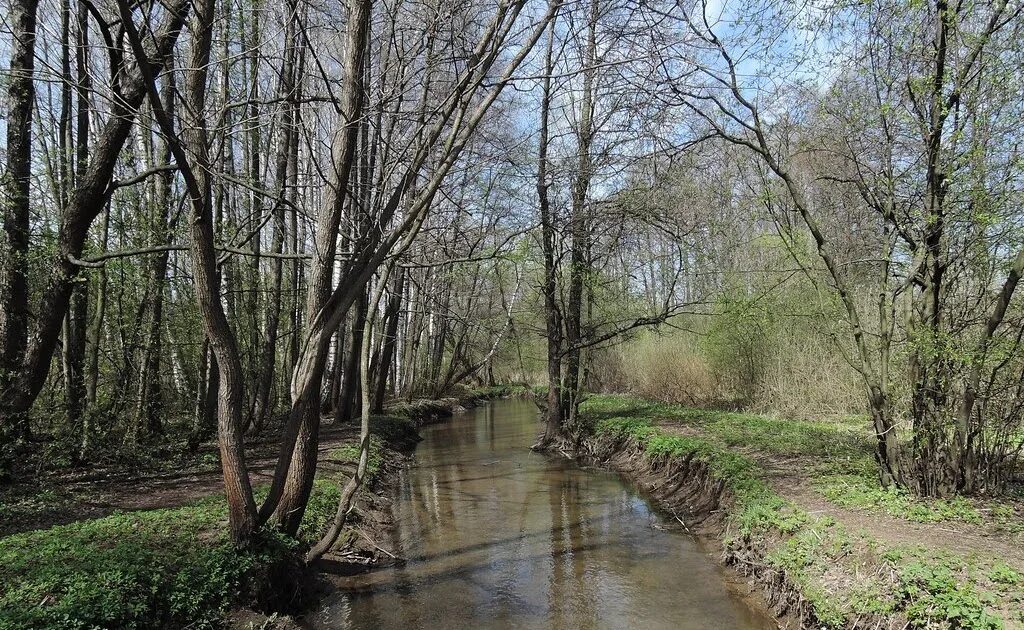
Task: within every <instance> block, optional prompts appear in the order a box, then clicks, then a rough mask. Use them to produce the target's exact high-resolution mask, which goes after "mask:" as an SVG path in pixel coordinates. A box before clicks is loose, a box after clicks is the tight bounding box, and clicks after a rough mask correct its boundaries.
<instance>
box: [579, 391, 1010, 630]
mask: <svg viewBox="0 0 1024 630" xmlns="http://www.w3.org/2000/svg"><path fill="white" fill-rule="evenodd" d="M585 416H586V417H588V418H589V419H590V420H591V421H592V422H593V433H592V434H591V435H590V436H589V437H587V438H586V439H584V440H583V442H582V443H581V445H580V447H579V448H578V449H577V452H576V455H577V457H578V458H579V459H581V460H583V461H587V462H593V463H595V464H597V465H600V466H603V467H607V468H611V469H614V470H617V471H619V472H620V473H621V474H623V475H625V476H626V477H628V478H629V479H631V480H632V481H633V482H634V483H636V484H637V485H638V486H639V487H641V488H643V489H645V490H646V491H647V492H649V493H650V495H651V497H652V498H653V499H655V500H656V501H657V502H658V503H659V504H660V505H661V506H662V507H664V508H665V509H667V510H669V511H670V512H671V513H672V514H674V515H675V516H676V517H677V518H679V519H680V520H681V521H682V522H685V523H686V525H687V526H688V528H689V529H690V530H691V531H692V532H694V533H697V534H698V535H700V536H701V537H702V538H704V539H705V540H707V541H709V542H710V543H711V544H712V545H713V546H714V547H715V548H716V549H718V550H719V551H720V553H721V558H722V561H723V562H724V563H725V564H727V565H729V566H731V567H733V568H734V569H735V570H737V571H738V572H739V573H741V574H742V575H744V576H747V578H748V579H750V580H751V582H752V583H753V584H755V585H756V586H757V588H758V589H759V590H760V591H761V592H762V593H763V596H764V599H765V600H766V602H767V604H768V606H769V607H770V608H771V610H772V612H773V613H774V614H775V615H776V616H777V618H778V622H779V625H780V627H786V628H893V629H895V628H908V627H920V628H979V629H980V628H986V629H988V628H1021V627H1024V616H1022V612H1024V592H1022V585H1024V567H1022V566H1021V563H1020V562H1019V556H1020V545H1019V538H1020V531H1019V529H1014V528H1013V527H1012V523H1010V525H1009V529H1007V522H1008V521H1006V519H1005V518H1004V515H1007V514H1009V515H1010V516H1011V517H1012V516H1013V515H1015V514H1019V511H1018V510H1019V509H1020V502H1019V501H1017V500H1014V499H1003V500H1000V501H994V500H970V501H968V500H957V501H952V502H950V501H941V500H925V499H914V498H913V497H907V496H905V495H902V494H900V493H898V492H892V491H885V490H875V489H871V487H870V485H871V483H875V484H877V482H873V481H872V477H871V474H870V472H867V473H865V474H861V473H859V472H857V471H858V470H861V469H863V470H870V467H871V462H870V448H871V445H870V433H869V432H862V431H860V429H857V428H856V427H854V428H853V429H851V428H850V426H846V425H838V424H835V425H833V424H828V423H810V422H803V421H791V420H785V419H778V418H766V417H763V416H750V415H743V414H724V413H718V412H706V411H701V410H693V409H686V408H683V407H679V406H676V405H666V404H661V403H652V402H649V401H643V400H638V399H631V398H628V397H622V396H595V397H594V398H593V399H591V400H590V401H588V403H587V404H586V406H585ZM865 475H866V476H865ZM1017 522H1018V523H1019V520H1018V521H1017ZM943 532H945V533H944V534H943ZM1015 543H1018V544H1015Z"/></svg>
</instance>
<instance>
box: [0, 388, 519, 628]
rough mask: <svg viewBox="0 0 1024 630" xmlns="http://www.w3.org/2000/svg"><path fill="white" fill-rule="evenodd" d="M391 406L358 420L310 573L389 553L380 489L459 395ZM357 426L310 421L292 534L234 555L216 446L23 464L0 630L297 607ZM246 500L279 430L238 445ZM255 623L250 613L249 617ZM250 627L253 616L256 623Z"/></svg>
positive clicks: (386, 489)
mask: <svg viewBox="0 0 1024 630" xmlns="http://www.w3.org/2000/svg"><path fill="white" fill-rule="evenodd" d="M500 395H504V392H503V391H502V390H494V391H489V390H488V391H477V392H472V393H471V395H469V396H467V397H466V398H464V399H455V398H451V399H443V400H440V401H426V400H424V401H412V402H405V403H399V404H396V405H393V406H392V407H391V408H389V409H388V413H390V414H392V415H388V416H374V417H373V418H372V419H371V449H370V457H369V466H368V471H367V480H366V483H365V485H364V488H363V490H362V491H360V493H359V494H358V495H357V499H356V502H355V509H354V516H352V517H351V518H350V523H349V526H348V527H347V528H346V530H345V532H343V534H342V538H341V539H340V540H339V543H338V545H337V547H336V549H337V551H335V552H332V553H331V554H328V555H327V556H325V558H324V559H323V560H321V561H320V562H319V563H318V564H317V566H316V567H315V571H317V572H328V573H334V572H351V571H357V570H360V567H361V566H365V565H368V564H374V563H377V562H388V561H390V559H392V558H393V557H394V556H392V555H391V553H390V552H389V551H388V550H387V549H383V548H381V547H380V546H379V545H378V544H377V542H376V541H380V540H386V539H388V535H387V534H388V532H389V529H390V527H391V526H392V523H391V520H390V519H391V511H390V500H391V499H390V497H391V495H392V494H393V490H394V487H395V485H396V484H397V480H398V471H399V470H400V468H401V466H402V465H404V462H405V461H406V459H407V455H406V453H408V452H409V451H411V450H412V448H414V446H415V443H416V442H417V441H418V439H419V437H418V434H417V432H416V428H417V427H418V426H420V425H422V424H426V423H429V422H432V421H436V420H438V419H440V418H443V417H446V416H448V415H451V411H452V410H453V409H455V408H457V407H458V406H460V405H461V404H462V403H463V402H467V403H468V402H470V400H471V399H477V398H489V397H494V396H500ZM358 437H359V427H358V423H357V422H353V423H346V424H343V425H331V424H327V425H326V426H324V427H323V428H322V430H321V439H320V445H319V449H320V465H319V466H318V474H317V480H316V482H315V484H314V488H313V493H312V496H311V498H310V502H309V504H308V506H307V509H306V515H305V518H304V520H303V524H302V527H301V529H300V531H299V536H298V540H297V541H296V540H293V539H289V538H285V537H283V536H282V535H280V534H276V533H275V532H273V531H269V530H268V531H265V532H261V533H260V534H259V540H257V541H256V543H255V544H254V545H253V546H252V547H251V548H250V549H249V550H248V551H246V552H239V550H238V549H236V548H235V547H234V546H233V545H232V544H231V542H230V540H228V538H227V528H226V520H227V519H226V516H227V514H226V506H225V504H224V500H223V485H222V484H223V481H222V477H221V469H220V464H219V456H218V452H217V449H216V445H215V444H213V443H210V444H204V445H202V447H201V448H200V449H199V450H198V452H196V453H193V454H189V455H187V456H185V455H180V456H176V457H171V458H163V457H152V458H149V462H150V463H149V464H148V465H137V464H136V465H132V466H130V467H118V466H109V467H95V466H94V467H91V468H88V469H86V468H77V469H66V470H54V471H46V472H41V473H37V474H35V475H32V476H31V477H30V478H27V479H22V480H20V481H16V482H15V483H12V484H7V485H6V486H4V487H3V488H2V489H0V630H7V629H8V628H25V627H56V626H62V627H63V626H65V625H68V624H70V626H69V627H71V626H73V627H129V626H130V627H163V626H172V627H179V626H181V625H183V624H188V625H197V626H201V627H206V625H211V624H212V625H218V624H219V623H221V622H222V621H223V620H224V618H225V616H226V615H227V614H228V613H229V612H230V611H231V610H233V609H236V610H237V608H238V606H242V607H250V606H251V607H254V608H255V609H260V610H268V611H278V610H280V611H285V612H288V611H297V610H301V608H302V607H303V606H304V605H308V603H309V599H310V598H311V597H316V592H317V589H318V587H317V585H316V584H317V581H318V580H317V578H316V574H315V573H311V572H310V571H309V570H308V569H307V568H306V567H304V566H302V564H301V562H298V561H297V560H296V559H297V558H298V557H300V554H301V550H302V549H303V546H304V545H306V544H310V543H311V542H314V541H316V540H317V539H318V538H319V536H320V533H321V532H322V531H323V530H324V529H325V527H326V524H327V523H328V522H329V520H330V519H331V518H333V516H334V513H335V511H336V509H337V503H338V496H339V492H340V486H341V485H342V484H343V483H344V480H345V478H347V477H349V476H350V475H351V474H352V472H353V471H354V469H355V465H356V462H357V461H358V442H359V440H358ZM247 447H248V448H247V454H248V458H247V465H248V467H249V470H250V475H251V479H252V482H253V486H254V488H255V490H256V494H257V500H259V497H260V496H262V495H263V494H264V493H265V492H266V488H267V487H268V485H269V482H270V480H271V478H272V475H273V469H274V465H275V462H276V456H277V452H278V450H279V436H278V435H274V434H268V435H265V436H262V437H260V438H258V439H253V440H251V441H249V442H247ZM256 618H259V616H258V615H257V616H256ZM257 625H258V624H257Z"/></svg>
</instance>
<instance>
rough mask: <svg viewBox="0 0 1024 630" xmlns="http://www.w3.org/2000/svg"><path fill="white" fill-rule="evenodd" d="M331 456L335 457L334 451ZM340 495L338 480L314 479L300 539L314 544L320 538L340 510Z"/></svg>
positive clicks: (303, 518) (299, 534) (300, 527)
mask: <svg viewBox="0 0 1024 630" xmlns="http://www.w3.org/2000/svg"><path fill="white" fill-rule="evenodd" d="M335 452H336V451H335ZM357 453H358V449H357ZM329 457H332V458H333V457H334V456H333V453H332V454H331V455H329ZM357 457H358V454H357ZM340 497H341V487H340V486H339V485H338V483H337V482H336V481H334V480H330V479H315V480H314V481H313V492H312V493H311V494H310V495H309V503H307V504H306V513H305V514H304V515H303V516H302V525H300V526H299V532H298V536H299V540H300V541H302V542H304V543H309V544H313V543H315V542H317V541H318V540H320V537H321V536H322V535H323V533H324V531H325V530H326V529H327V524H328V523H329V522H330V521H331V520H332V519H333V518H334V515H335V513H336V512H337V511H338V501H339V499H340Z"/></svg>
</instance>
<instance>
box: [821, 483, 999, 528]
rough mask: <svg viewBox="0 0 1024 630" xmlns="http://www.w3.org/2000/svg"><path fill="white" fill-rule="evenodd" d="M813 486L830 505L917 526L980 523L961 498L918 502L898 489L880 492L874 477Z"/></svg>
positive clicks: (977, 514) (880, 488)
mask: <svg viewBox="0 0 1024 630" xmlns="http://www.w3.org/2000/svg"><path fill="white" fill-rule="evenodd" d="M814 485H815V486H816V487H817V488H818V490H819V491H820V492H821V493H822V494H823V495H824V496H825V498H827V499H828V500H829V501H831V502H832V503H834V504H836V505H838V506H841V507H853V508H861V509H866V510H872V511H877V512H884V513H885V514H887V515H889V516H892V517H895V518H903V519H906V520H908V521H914V522H916V523H936V522H942V521H961V522H964V523H980V522H981V513H980V512H978V510H977V508H975V507H974V506H973V505H972V504H971V502H970V501H968V500H967V499H965V498H963V497H954V498H951V499H920V498H917V497H914V496H911V495H910V494H908V493H907V492H906V491H904V490H901V489H900V488H896V487H890V488H882V487H881V486H880V485H879V483H878V479H877V477H875V476H874V475H870V476H865V475H843V474H840V475H824V476H821V477H818V478H817V479H816V480H815V482H814Z"/></svg>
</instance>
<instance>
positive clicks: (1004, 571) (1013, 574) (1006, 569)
mask: <svg viewBox="0 0 1024 630" xmlns="http://www.w3.org/2000/svg"><path fill="white" fill-rule="evenodd" d="M987 577H988V579H989V581H990V582H992V583H994V584H1003V585H1006V586H1017V585H1019V584H1022V583H1024V575H1022V574H1021V573H1020V571H1017V570H1016V569H1014V568H1013V567H1011V566H1010V565H1008V564H1006V563H1005V562H997V563H996V564H994V565H992V567H991V568H990V569H989V571H988V574H987Z"/></svg>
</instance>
